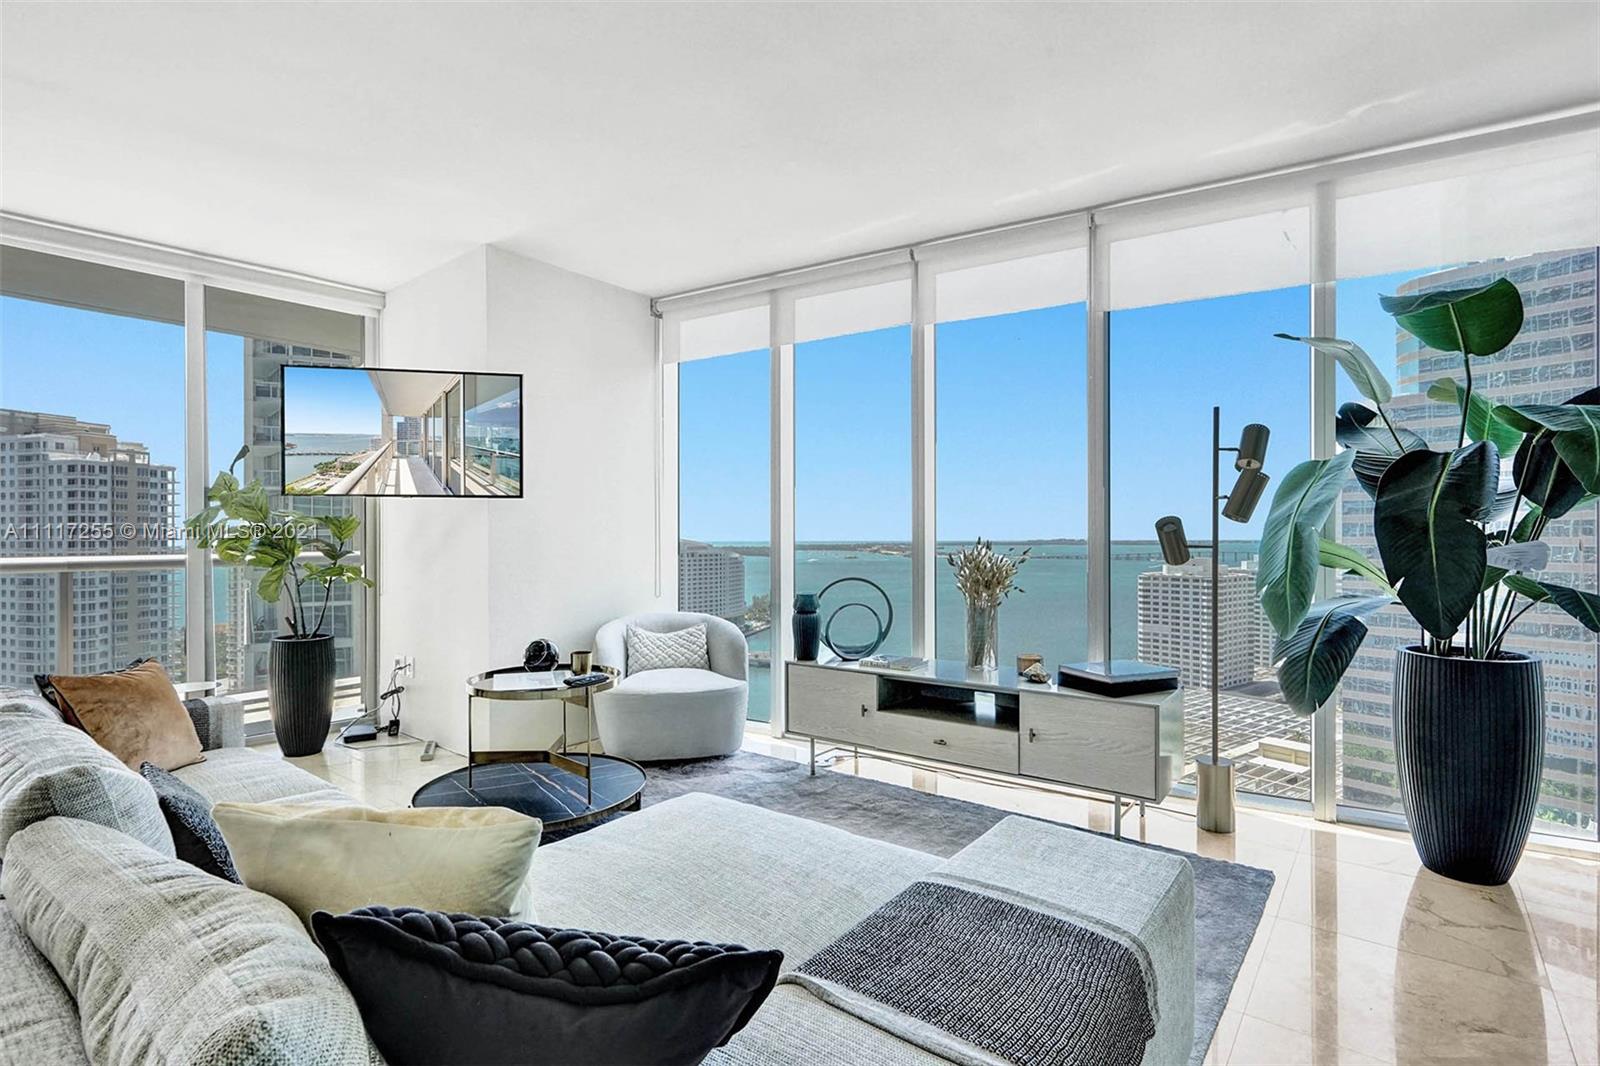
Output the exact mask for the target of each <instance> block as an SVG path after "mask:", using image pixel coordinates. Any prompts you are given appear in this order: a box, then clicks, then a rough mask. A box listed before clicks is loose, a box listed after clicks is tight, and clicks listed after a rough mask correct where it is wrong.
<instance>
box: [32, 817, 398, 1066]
mask: <svg viewBox="0 0 1600 1066" xmlns="http://www.w3.org/2000/svg"><path fill="white" fill-rule="evenodd" d="M0 887H3V888H4V890H5V894H6V901H7V904H8V906H9V907H10V909H11V912H12V914H13V915H14V916H15V917H16V919H17V923H18V924H19V925H20V926H21V927H22V930H23V932H25V933H26V934H27V935H28V939H29V940H31V941H32V942H33V945H34V947H36V948H38V949H39V952H40V953H41V954H42V955H44V956H45V958H47V959H49V960H50V964H51V965H52V966H53V967H54V968H55V971H56V973H57V974H59V975H60V977H61V981H62V983H63V984H65V985H66V987H67V990H68V991H69V992H71V993H72V996H73V998H74V1000H76V1001H77V1004H78V1011H79V1014H80V1015H81V1017H82V1024H83V1042H84V1047H85V1049H86V1050H87V1052H88V1055H89V1059H90V1061H92V1062H128V1063H132V1062H182V1063H192V1064H194V1066H224V1064H227V1066H266V1064H269V1063H270V1064H273V1066H278V1064H285V1063H302V1062H304V1063H318V1064H319V1066H320V1064H323V1063H327V1064H330V1066H344V1064H351V1066H356V1064H360V1066H366V1064H367V1063H368V1062H369V1061H371V1055H372V1050H371V1045H370V1043H369V1041H368V1040H367V1036H366V1031H365V1030H364V1029H363V1028H362V1026H361V1014H360V1011H359V1010H358V1009H357V1008H356V1004H355V1001H354V1000H353V999H352V998H351V996H350V993H349V992H348V991H347V990H346V989H345V986H344V984H343V983H342V982H341V981H340V980H339V978H338V977H337V976H336V975H335V974H334V972H333V970H332V968H331V967H330V966H329V965H328V961H327V960H326V959H325V958H324V957H323V955H322V952H320V951H318V950H317V947H316V945H315V944H313V943H312V942H311V939H310V938H309V937H307V936H306V934H305V929H304V928H303V927H302V926H301V924H300V920H299V919H298V918H296V917H295V916H294V913H293V912H292V911H290V910H289V908H287V907H285V906H284V905H283V904H281V903H279V902H278V901H277V900H275V899H272V898H271V897H270V896H264V895H262V894H261V893H259V892H252V891H250V890H249V889H247V888H245V887H244V886H242V885H234V884H229V883H228V882H226V881H220V880H218V879H217V878H215V877H212V876H210V875H209V874H205V873H202V872H200V871H199V870H197V869H195V868H194V867H193V866H190V865H189V864H188V863H186V862H183V861H181V860H179V859H171V858H166V857H165V856H162V855H158V854H156V853H155V852H154V851H151V850H150V849H149V848H147V847H145V846H144V845H143V844H140V843H139V842H138V841H136V840H134V839H132V838H131V837H128V836H125V835H123V834H121V833H118V832H115V831H114V830H111V829H107V828H105V827H104V826H98V825H91V824H89V823H87V822H79V821H74V820H72V819H68V818H51V819H49V820H47V821H43V822H38V823H36V824H34V825H31V826H29V827H28V828H27V829H24V830H23V831H22V832H20V833H18V834H17V835H16V836H14V837H13V838H12V839H11V845H10V848H9V851H8V852H7V856H6V863H5V866H4V868H3V869H0Z"/></svg>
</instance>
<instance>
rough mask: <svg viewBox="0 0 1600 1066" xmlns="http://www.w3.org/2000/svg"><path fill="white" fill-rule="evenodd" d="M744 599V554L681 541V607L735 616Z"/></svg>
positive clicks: (745, 605)
mask: <svg viewBox="0 0 1600 1066" xmlns="http://www.w3.org/2000/svg"><path fill="white" fill-rule="evenodd" d="M748 606H749V605H748V604H746V603H745V599H744V556H742V555H740V554H739V553H738V552H734V551H729V550H728V549H726V548H714V547H712V546H711V545H709V544H702V543H700V542H699V541H693V540H685V541H679V542H678V609H679V610H682V611H696V612H699V613H701V614H714V615H717V616H718V617H719V618H728V619H736V618H739V617H740V616H741V615H743V614H744V612H745V608H746V607H748Z"/></svg>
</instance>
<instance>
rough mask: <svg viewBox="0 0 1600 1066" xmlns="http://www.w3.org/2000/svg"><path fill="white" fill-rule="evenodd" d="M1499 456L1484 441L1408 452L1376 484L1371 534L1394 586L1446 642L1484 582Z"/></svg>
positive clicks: (1424, 624) (1403, 600)
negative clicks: (1483, 525) (1484, 524)
mask: <svg viewBox="0 0 1600 1066" xmlns="http://www.w3.org/2000/svg"><path fill="white" fill-rule="evenodd" d="M1498 475H1499V457H1498V456H1497V455H1496V454H1495V450H1494V445H1493V444H1490V443H1488V442H1487V441H1480V442H1478V443H1477V444H1471V445H1468V446H1467V447H1465V448H1460V449H1458V450H1456V451H1454V452H1433V451H1428V452H1408V453H1407V454H1405V455H1402V456H1401V457H1400V458H1398V459H1396V460H1395V461H1394V464H1393V465H1392V466H1390V467H1389V470H1388V472H1387V473H1386V474H1384V475H1383V481H1382V482H1381V483H1380V484H1379V486H1378V500H1377V504H1376V505H1375V506H1374V508H1373V532H1374V533H1375V534H1376V536H1377V540H1378V553H1379V555H1381V556H1382V557H1383V569H1384V572H1385V573H1386V574H1388V576H1389V583H1390V584H1391V585H1393V586H1394V587H1395V588H1396V589H1397V590H1398V591H1399V594H1400V602H1401V603H1403V604H1405V606H1406V609H1407V610H1409V611H1410V612H1411V615H1412V617H1413V618H1415V619H1416V620H1417V622H1418V623H1420V624H1421V626H1422V628H1424V629H1426V630H1427V631H1428V632H1429V633H1431V634H1433V636H1435V637H1436V638H1438V639H1440V640H1448V639H1449V638H1450V637H1451V636H1453V635H1454V634H1455V632H1456V630H1457V629H1459V628H1461V623H1462V622H1463V621H1464V620H1465V619H1466V617H1467V613H1468V612H1469V611H1471V609H1472V605H1473V602H1474V601H1475V600H1476V599H1477V598H1478V592H1479V591H1480V590H1481V589H1482V587H1483V571H1484V567H1485V565H1486V564H1485V562H1484V552H1485V550H1486V541H1485V539H1484V535H1483V530H1481V529H1479V528H1478V526H1477V525H1476V524H1475V523H1476V522H1477V521H1478V520H1480V519H1481V518H1482V517H1483V516H1484V515H1486V514H1488V513H1489V512H1490V511H1492V510H1493V508H1494V498H1495V484H1496V481H1497V478H1498Z"/></svg>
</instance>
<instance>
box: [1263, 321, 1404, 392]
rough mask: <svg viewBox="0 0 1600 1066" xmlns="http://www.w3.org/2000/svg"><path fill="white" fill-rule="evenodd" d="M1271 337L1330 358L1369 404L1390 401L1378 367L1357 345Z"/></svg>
mask: <svg viewBox="0 0 1600 1066" xmlns="http://www.w3.org/2000/svg"><path fill="white" fill-rule="evenodd" d="M1273 336H1274V337H1278V338H1281V339H1282V340H1286V341H1299V342H1300V343H1301V344H1309V345H1311V347H1312V348H1313V349H1314V350H1316V351H1319V352H1321V353H1322V354H1323V355H1331V356H1333V357H1334V358H1335V359H1337V360H1338V361H1339V365H1340V366H1341V367H1343V368H1344V372H1345V376H1347V377H1348V378H1349V379H1350V384H1352V385H1354V386H1355V387H1356V391H1357V392H1359V393H1360V394H1361V395H1363V396H1365V397H1366V398H1367V399H1369V400H1371V401H1372V402H1373V403H1375V404H1380V405H1381V404H1386V403H1388V402H1389V401H1390V400H1392V399H1394V390H1393V389H1392V388H1390V387H1389V379H1388V378H1386V377H1384V376H1383V371H1381V370H1379V369H1378V364H1377V363H1374V362H1373V361H1372V356H1370V355H1368V354H1367V353H1366V352H1365V351H1363V350H1362V348H1361V345H1359V344H1353V343H1351V342H1350V341H1342V340H1340V339H1339V338H1337V337H1296V336H1294V335H1293V334H1292V333H1274V334H1273Z"/></svg>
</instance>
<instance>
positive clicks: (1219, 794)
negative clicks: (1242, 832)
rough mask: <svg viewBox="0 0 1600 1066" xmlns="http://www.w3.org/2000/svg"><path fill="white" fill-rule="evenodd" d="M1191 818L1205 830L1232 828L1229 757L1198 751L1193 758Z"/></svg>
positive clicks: (1231, 771)
mask: <svg viewBox="0 0 1600 1066" xmlns="http://www.w3.org/2000/svg"><path fill="white" fill-rule="evenodd" d="M1195 769H1196V772H1197V773H1196V776H1197V781H1198V783H1197V786H1196V799H1197V803H1196V807H1195V819H1196V821H1197V822H1198V823H1199V826H1200V828H1201V829H1204V830H1205V831H1206V832H1208V833H1231V832H1233V814H1234V806H1233V760H1232V759H1218V760H1216V761H1215V762H1212V760H1211V756H1209V755H1202V756H1201V757H1200V758H1198V759H1196V760H1195Z"/></svg>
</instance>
